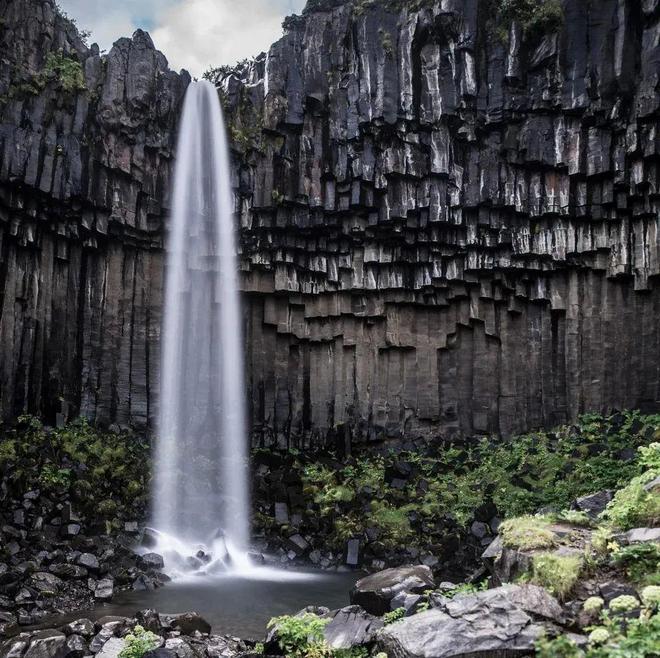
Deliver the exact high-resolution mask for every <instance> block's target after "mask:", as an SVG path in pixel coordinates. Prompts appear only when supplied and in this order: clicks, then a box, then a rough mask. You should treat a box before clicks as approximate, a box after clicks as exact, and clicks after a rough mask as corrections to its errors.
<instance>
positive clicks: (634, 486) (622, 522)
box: [602, 471, 660, 530]
mask: <svg viewBox="0 0 660 658" xmlns="http://www.w3.org/2000/svg"><path fill="white" fill-rule="evenodd" d="M655 477H657V473H656V472H655V471H649V472H648V473H645V474H644V475H640V476H638V477H636V478H633V479H632V480H631V481H630V484H629V485H628V486H626V487H624V488H623V489H619V491H617V492H616V493H615V494H614V498H613V499H612V501H611V502H610V503H609V504H608V506H607V508H606V509H605V512H603V515H602V516H603V518H605V519H607V520H608V521H609V522H610V523H611V524H612V525H614V526H615V527H616V528H621V529H622V530H629V529H630V528H636V527H639V526H651V527H653V526H656V525H658V524H660V496H659V495H658V494H657V493H656V492H652V491H647V490H646V489H645V487H644V485H645V484H648V483H649V482H651V481H652V480H653V479H655Z"/></svg>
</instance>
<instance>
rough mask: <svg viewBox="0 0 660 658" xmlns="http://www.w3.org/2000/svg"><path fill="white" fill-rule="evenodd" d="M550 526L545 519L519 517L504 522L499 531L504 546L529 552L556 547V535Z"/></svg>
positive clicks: (541, 517) (539, 517)
mask: <svg viewBox="0 0 660 658" xmlns="http://www.w3.org/2000/svg"><path fill="white" fill-rule="evenodd" d="M550 525H551V521H550V520H549V519H548V518H547V517H543V516H521V517H516V518H514V519H509V520H508V521H504V522H503V523H502V525H501V526H500V529H499V531H500V535H501V536H502V542H503V543H504V545H505V546H507V547H509V548H517V549H520V550H524V551H529V550H536V549H541V548H551V547H553V546H556V545H557V535H556V534H555V533H554V532H553V531H552V530H551V529H550Z"/></svg>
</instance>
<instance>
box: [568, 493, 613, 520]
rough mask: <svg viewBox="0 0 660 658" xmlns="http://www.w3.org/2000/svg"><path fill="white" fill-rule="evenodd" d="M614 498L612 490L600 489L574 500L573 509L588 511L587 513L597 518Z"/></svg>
mask: <svg viewBox="0 0 660 658" xmlns="http://www.w3.org/2000/svg"><path fill="white" fill-rule="evenodd" d="M611 500H612V492H611V491H609V490H606V491H599V492H597V493H594V494H589V495H588V496H581V497H580V498H577V499H576V500H575V501H573V505H572V507H573V509H577V510H580V511H581V512H586V514H587V515H588V516H589V517H590V518H592V519H595V518H596V517H597V516H598V515H599V514H600V513H601V512H603V511H604V510H605V508H606V507H607V504H608V503H609V502H610V501H611Z"/></svg>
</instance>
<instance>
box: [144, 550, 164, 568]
mask: <svg viewBox="0 0 660 658" xmlns="http://www.w3.org/2000/svg"><path fill="white" fill-rule="evenodd" d="M138 564H139V565H140V566H141V567H143V568H144V569H156V570H158V569H162V568H163V567H164V566H165V561H164V560H163V556H162V555H158V553H145V554H144V555H140V556H139V557H138Z"/></svg>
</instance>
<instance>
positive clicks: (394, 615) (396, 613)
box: [383, 608, 406, 626]
mask: <svg viewBox="0 0 660 658" xmlns="http://www.w3.org/2000/svg"><path fill="white" fill-rule="evenodd" d="M405 616H406V609H405V608H397V609H396V610H392V612H386V613H385V614H384V615H383V623H384V624H385V626H389V625H390V624H393V623H394V622H397V621H399V620H400V619H403V618H404V617H405Z"/></svg>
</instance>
